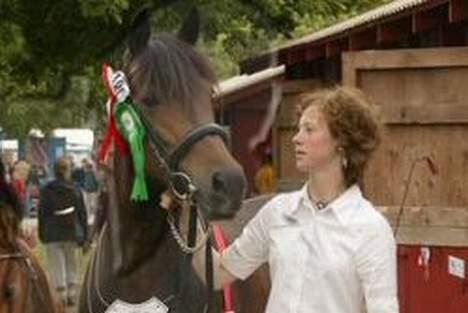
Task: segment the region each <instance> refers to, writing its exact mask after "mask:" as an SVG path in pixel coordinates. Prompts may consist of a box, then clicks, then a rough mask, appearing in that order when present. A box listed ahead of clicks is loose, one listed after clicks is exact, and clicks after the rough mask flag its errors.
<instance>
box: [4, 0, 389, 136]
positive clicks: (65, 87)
mask: <svg viewBox="0 0 468 313" xmlns="http://www.w3.org/2000/svg"><path fill="white" fill-rule="evenodd" d="M382 2H383V0H256V1H251V0H232V1H231V0H193V1H187V0H179V1H174V0H159V1H158V0H61V1H56V0H41V1H37V0H2V1H1V2H0V68H1V71H0V109H1V112H2V114H0V127H2V128H3V129H4V130H6V131H7V132H8V134H10V135H11V136H13V135H14V136H21V135H25V134H27V132H28V130H29V129H31V128H40V129H43V130H45V131H48V130H50V129H53V128H55V127H59V126H60V127H65V126H75V127H77V126H82V125H86V123H89V121H90V120H91V121H94V123H96V125H104V124H105V123H98V121H99V120H100V119H105V114H104V102H105V94H104V90H103V88H102V86H101V84H100V79H99V76H100V73H99V71H100V63H101V62H102V61H103V60H110V61H112V62H113V63H114V64H118V63H119V60H120V59H121V56H122V52H123V50H124V40H125V38H126V36H127V34H128V32H129V30H130V25H131V22H132V20H133V19H134V17H135V15H136V14H137V13H138V12H139V11H140V10H142V9H143V8H145V7H148V6H151V7H152V8H153V9H152V10H153V12H154V14H153V28H154V29H155V30H156V31H174V30H175V29H177V28H178V26H179V25H180V24H181V21H182V19H183V18H184V16H186V14H187V13H188V11H189V10H190V8H191V3H193V5H196V6H197V7H199V11H200V12H201V21H202V30H201V36H202V37H201V40H200V41H199V47H200V48H201V49H202V50H203V51H204V52H205V53H206V54H207V55H208V57H209V58H210V59H211V60H212V62H213V63H214V66H215V69H216V71H217V72H218V74H219V77H220V78H227V77H229V76H232V75H235V74H237V72H238V67H237V63H238V62H239V61H240V60H242V59H244V58H246V57H249V56H253V55H255V54H258V53H260V52H261V51H264V50H266V49H269V48H271V47H274V46H276V45H277V44H279V43H282V42H284V41H285V40H289V39H291V38H294V37H297V36H300V35H303V34H305V33H307V32H311V31H313V30H317V29H318V28H320V27H323V26H325V25H328V24H330V23H332V22H336V21H337V20H339V19H342V18H345V17H347V16H349V15H354V14H356V13H359V12H361V11H363V10H365V9H368V8H370V7H372V6H375V5H377V4H379V3H382ZM97 117H99V118H97Z"/></svg>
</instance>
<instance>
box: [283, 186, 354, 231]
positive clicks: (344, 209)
mask: <svg viewBox="0 0 468 313" xmlns="http://www.w3.org/2000/svg"><path fill="white" fill-rule="evenodd" d="M361 198H362V193H361V189H360V188H359V186H358V185H352V186H351V187H349V188H348V189H346V190H345V192H343V193H342V194H341V195H340V196H339V197H338V198H336V199H335V200H333V201H332V202H331V203H329V204H328V205H327V207H326V208H324V209H323V210H331V211H333V213H334V214H335V215H336V216H337V218H338V219H339V220H340V222H341V223H342V224H344V225H346V224H347V222H348V221H349V218H350V216H351V214H352V213H353V212H354V210H355V208H356V204H357V202H358V201H359V200H360V199H361ZM294 200H295V201H294V203H292V204H293V205H292V208H291V209H290V210H288V211H286V212H285V215H286V217H287V218H289V219H291V218H293V219H297V213H298V211H299V210H300V208H301V207H305V208H307V209H310V210H317V209H316V208H315V206H314V205H313V203H312V201H311V200H310V197H309V193H308V192H307V183H306V184H304V186H303V187H302V188H301V189H300V190H299V191H298V192H297V197H296V199H294Z"/></svg>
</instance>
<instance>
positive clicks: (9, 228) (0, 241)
mask: <svg viewBox="0 0 468 313" xmlns="http://www.w3.org/2000/svg"><path fill="white" fill-rule="evenodd" d="M22 218H23V210H22V208H21V203H20V201H19V199H18V197H17V195H16V192H15V190H14V189H13V187H12V186H11V184H10V183H8V182H7V177H6V169H5V165H4V164H3V162H2V160H1V159H0V230H1V232H0V233H1V236H0V246H2V247H3V248H7V249H15V247H13V246H11V245H12V244H13V243H14V242H15V241H16V238H17V237H18V236H19V235H20V223H21V220H22Z"/></svg>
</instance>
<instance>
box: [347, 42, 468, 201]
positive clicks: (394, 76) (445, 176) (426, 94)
mask: <svg viewBox="0 0 468 313" xmlns="http://www.w3.org/2000/svg"><path fill="white" fill-rule="evenodd" d="M343 74H344V75H343V80H344V81H343V82H344V84H348V85H354V86H358V87H359V88H361V89H363V90H364V92H365V93H366V94H367V95H369V96H370V97H371V98H372V99H373V100H374V102H376V103H377V105H378V106H379V108H380V112H381V115H382V118H383V121H384V123H385V126H386V133H385V136H384V142H383V144H382V146H381V147H380V149H379V150H378V152H377V153H376V155H375V157H374V159H373V161H372V162H371V164H370V166H369V169H368V171H367V173H366V177H365V189H366V192H367V194H368V196H369V197H370V198H371V199H372V200H373V201H374V203H376V204H378V205H400V204H401V200H402V197H403V194H404V187H405V184H406V181H407V179H408V174H409V171H410V168H411V167H412V166H413V163H415V162H416V165H415V168H414V172H413V179H412V182H411V184H410V189H409V192H408V197H407V200H406V203H405V204H406V205H408V206H440V207H466V206H468V194H467V193H466V188H467V187H468V175H467V173H468V140H467V139H466V138H468V88H467V84H466V78H467V77H468V48H438V49H409V50H393V51H378V52H376V51H372V52H357V53H347V54H345V55H344V57H343ZM423 157H430V158H431V159H432V160H433V162H434V164H435V165H436V167H437V169H438V174H436V175H434V174H433V173H432V172H431V171H430V167H429V166H428V163H427V162H426V161H425V160H422V159H421V158H423ZM418 160H420V161H418Z"/></svg>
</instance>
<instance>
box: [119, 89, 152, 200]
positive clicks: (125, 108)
mask: <svg viewBox="0 0 468 313" xmlns="http://www.w3.org/2000/svg"><path fill="white" fill-rule="evenodd" d="M128 101H129V100H128V98H127V99H126V100H125V101H123V102H119V103H118V104H117V108H116V111H115V114H116V119H117V126H118V128H119V130H120V132H121V134H122V135H123V136H124V137H125V139H126V140H127V142H128V143H129V145H130V150H131V151H132V158H133V168H134V171H135V178H134V181H133V189H132V194H131V196H130V198H131V199H132V200H134V201H147V200H148V189H147V187H146V178H145V151H144V147H143V140H144V138H145V128H144V126H143V123H142V122H141V120H140V117H139V116H138V113H137V112H136V111H135V109H134V108H133V107H132V105H131V104H130V103H128Z"/></svg>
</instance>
